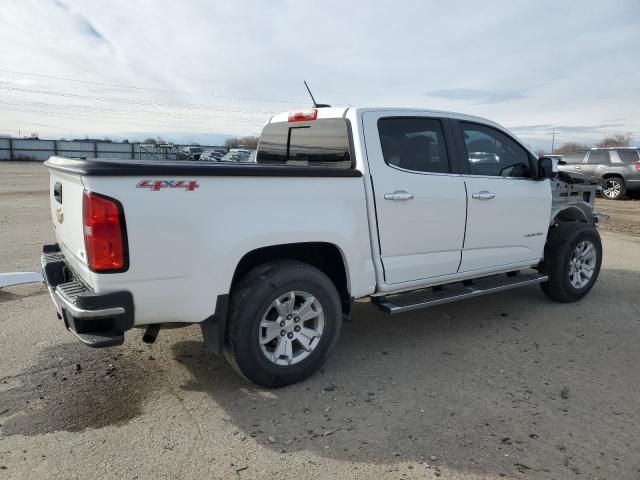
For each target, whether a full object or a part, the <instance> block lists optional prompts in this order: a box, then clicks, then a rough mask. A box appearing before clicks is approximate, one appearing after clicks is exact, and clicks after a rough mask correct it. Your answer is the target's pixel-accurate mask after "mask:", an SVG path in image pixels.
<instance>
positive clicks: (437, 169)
mask: <svg viewBox="0 0 640 480" xmlns="http://www.w3.org/2000/svg"><path fill="white" fill-rule="evenodd" d="M378 134H379V135H380V145H381V147H382V156H383V157H384V161H385V163H386V164H387V165H391V166H394V167H399V168H403V169H405V170H411V171H414V172H429V173H449V172H450V168H449V159H448V156H447V149H446V148H445V143H444V135H443V133H442V125H441V123H440V120H437V119H434V118H381V119H380V120H378Z"/></svg>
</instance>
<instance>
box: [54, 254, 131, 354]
mask: <svg viewBox="0 0 640 480" xmlns="http://www.w3.org/2000/svg"><path fill="white" fill-rule="evenodd" d="M56 247H57V245H46V246H45V248H44V249H43V255H42V257H41V263H42V276H43V279H44V283H45V285H46V286H47V288H48V290H49V294H50V295H51V299H52V300H53V303H54V304H55V306H56V310H57V314H58V318H60V319H62V320H63V321H64V324H65V327H66V328H67V329H68V330H69V331H71V332H72V333H73V334H75V336H76V337H78V339H79V340H80V341H81V342H82V343H84V344H85V345H88V346H90V347H95V348H100V347H112V346H115V345H121V344H122V343H123V342H124V332H125V331H126V330H129V329H130V328H132V327H133V297H132V295H131V293H130V292H125V291H122V292H112V293H102V294H99V293H95V292H94V291H93V290H91V289H90V288H89V287H87V286H86V285H85V284H84V283H82V282H81V281H79V280H78V279H77V278H75V275H74V274H73V272H72V271H71V269H70V268H69V267H68V265H67V263H66V262H65V259H64V256H63V255H62V253H60V252H59V251H56Z"/></svg>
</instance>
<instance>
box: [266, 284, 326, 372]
mask: <svg viewBox="0 0 640 480" xmlns="http://www.w3.org/2000/svg"><path fill="white" fill-rule="evenodd" d="M323 331H324V312H323V310H322V305H320V302H319V301H318V299H316V298H315V297H314V296H313V295H311V294H310V293H308V292H304V291H292V292H288V293H285V294H283V295H280V296H279V297H278V298H276V299H275V300H274V301H273V302H271V304H270V305H269V306H268V307H267V309H266V311H265V312H264V314H263V315H262V319H261V320H260V328H259V329H258V341H259V342H260V349H261V350H262V354H263V355H264V356H265V357H266V358H267V360H269V361H270V362H272V363H275V364H276V365H284V366H286V365H293V364H295V363H298V362H300V361H302V360H304V359H305V358H307V357H308V356H309V355H310V354H311V352H313V351H314V350H315V348H316V347H317V346H318V343H319V341H320V338H321V337H322V332H323Z"/></svg>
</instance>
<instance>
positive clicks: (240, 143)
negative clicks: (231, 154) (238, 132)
mask: <svg viewBox="0 0 640 480" xmlns="http://www.w3.org/2000/svg"><path fill="white" fill-rule="evenodd" d="M258 140H260V139H259V138H258V137H252V136H249V137H241V138H227V139H226V140H225V141H224V146H225V147H227V148H239V147H243V148H257V147H258Z"/></svg>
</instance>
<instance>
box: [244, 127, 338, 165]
mask: <svg viewBox="0 0 640 480" xmlns="http://www.w3.org/2000/svg"><path fill="white" fill-rule="evenodd" d="M348 128H349V127H348V124H347V121H346V120H345V119H343V118H327V119H319V120H314V121H312V122H296V123H285V122H279V123H270V124H269V125H267V126H266V127H264V130H263V131H262V135H261V137H260V143H259V144H258V153H257V157H256V158H257V163H266V164H272V165H299V166H300V165H301V166H321V167H334V168H350V167H351V152H350V149H349V132H348Z"/></svg>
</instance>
